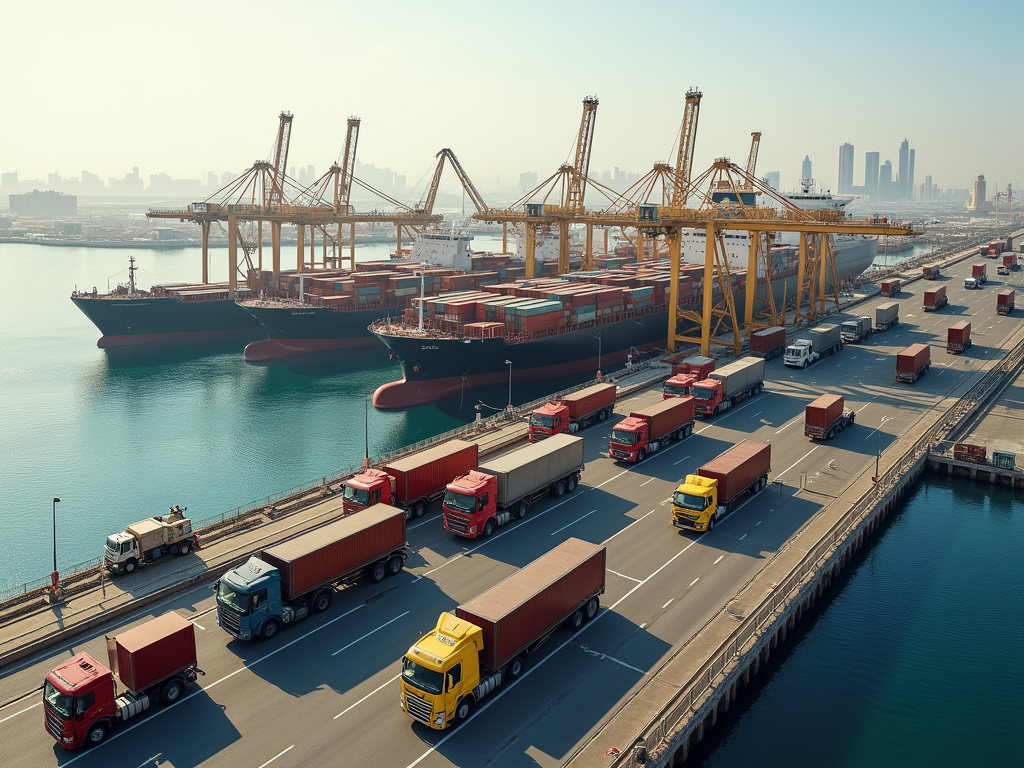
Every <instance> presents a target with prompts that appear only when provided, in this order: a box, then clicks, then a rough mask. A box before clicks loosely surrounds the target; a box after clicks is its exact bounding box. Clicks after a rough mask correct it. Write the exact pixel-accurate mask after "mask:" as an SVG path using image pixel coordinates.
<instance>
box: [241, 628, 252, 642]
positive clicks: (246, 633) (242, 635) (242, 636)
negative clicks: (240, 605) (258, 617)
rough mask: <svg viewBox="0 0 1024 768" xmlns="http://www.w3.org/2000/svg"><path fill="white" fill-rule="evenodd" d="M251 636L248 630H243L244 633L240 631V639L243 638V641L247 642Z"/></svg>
mask: <svg viewBox="0 0 1024 768" xmlns="http://www.w3.org/2000/svg"><path fill="white" fill-rule="evenodd" d="M249 634H250V633H249V630H248V629H243V630H242V631H240V632H239V633H238V635H239V637H241V638H242V639H243V640H246V639H248V637H249Z"/></svg>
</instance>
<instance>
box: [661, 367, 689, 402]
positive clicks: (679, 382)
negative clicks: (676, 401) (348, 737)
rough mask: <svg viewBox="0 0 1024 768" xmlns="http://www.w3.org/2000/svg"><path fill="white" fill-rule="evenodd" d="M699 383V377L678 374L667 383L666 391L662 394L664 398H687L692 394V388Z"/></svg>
mask: <svg viewBox="0 0 1024 768" xmlns="http://www.w3.org/2000/svg"><path fill="white" fill-rule="evenodd" d="M696 383H697V377H696V376H694V375H693V374H692V373H677V374H676V375H675V376H673V377H672V378H670V379H669V380H668V381H666V382H665V389H664V391H663V392H662V393H661V396H662V398H664V399H666V400H667V399H668V398H670V397H685V396H686V395H689V394H691V392H690V387H692V386H693V385H694V384H696Z"/></svg>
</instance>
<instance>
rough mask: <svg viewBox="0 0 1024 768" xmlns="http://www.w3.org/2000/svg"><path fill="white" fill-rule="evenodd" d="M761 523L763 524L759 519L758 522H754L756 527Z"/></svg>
mask: <svg viewBox="0 0 1024 768" xmlns="http://www.w3.org/2000/svg"><path fill="white" fill-rule="evenodd" d="M760 524H761V521H760V520H758V521H757V522H756V523H754V527H755V528H756V527H757V526H759V525H760Z"/></svg>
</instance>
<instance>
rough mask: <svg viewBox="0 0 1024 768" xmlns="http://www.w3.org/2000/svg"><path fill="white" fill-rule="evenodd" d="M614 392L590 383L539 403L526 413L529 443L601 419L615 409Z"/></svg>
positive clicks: (612, 388)
mask: <svg viewBox="0 0 1024 768" xmlns="http://www.w3.org/2000/svg"><path fill="white" fill-rule="evenodd" d="M616 391H617V387H616V386H615V385H614V384H611V383H604V384H594V385H593V386H591V387H586V388H585V389H581V390H578V391H576V392H571V393H570V394H568V395H565V396H563V397H560V398H558V399H556V400H552V401H551V402H549V403H546V404H544V405H542V406H541V407H540V408H537V409H536V410H535V411H534V412H533V413H531V414H530V427H529V437H530V442H531V443H534V442H536V441H538V440H543V439H544V438H545V437H551V435H557V434H559V433H562V432H568V433H569V434H573V435H574V434H576V432H578V431H579V430H581V429H586V428H587V427H589V426H590V425H591V424H594V423H595V422H598V421H604V420H605V419H607V418H608V417H609V416H611V415H612V412H613V411H614V410H615V393H616ZM452 477H454V475H452ZM449 479H450V478H449Z"/></svg>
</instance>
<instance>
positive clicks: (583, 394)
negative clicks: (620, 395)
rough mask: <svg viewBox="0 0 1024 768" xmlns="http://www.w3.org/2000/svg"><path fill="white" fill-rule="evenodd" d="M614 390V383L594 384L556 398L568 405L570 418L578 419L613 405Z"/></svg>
mask: <svg viewBox="0 0 1024 768" xmlns="http://www.w3.org/2000/svg"><path fill="white" fill-rule="evenodd" d="M616 390H617V388H616V386H615V384H611V383H606V384H594V385H593V386H590V387H586V388H585V389H580V390H577V391H576V392H570V393H569V394H568V395H563V396H562V397H560V398H558V402H560V403H562V404H563V405H565V406H566V407H568V409H569V418H570V419H572V420H573V421H579V420H580V419H582V418H585V417H586V416H589V415H590V414H592V413H596V412H597V411H600V410H601V409H603V408H610V407H611V406H613V405H615V393H616Z"/></svg>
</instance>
